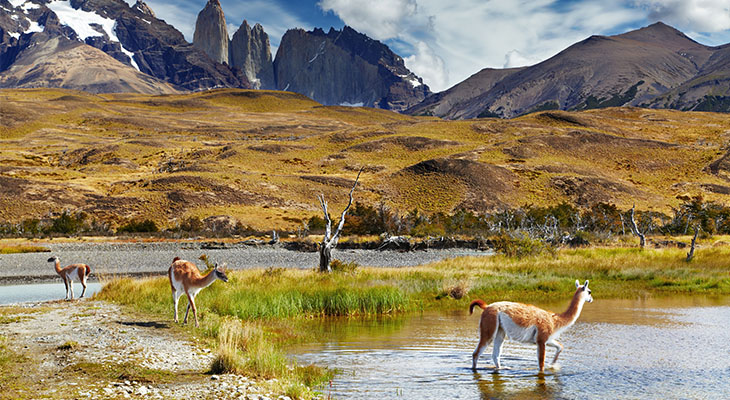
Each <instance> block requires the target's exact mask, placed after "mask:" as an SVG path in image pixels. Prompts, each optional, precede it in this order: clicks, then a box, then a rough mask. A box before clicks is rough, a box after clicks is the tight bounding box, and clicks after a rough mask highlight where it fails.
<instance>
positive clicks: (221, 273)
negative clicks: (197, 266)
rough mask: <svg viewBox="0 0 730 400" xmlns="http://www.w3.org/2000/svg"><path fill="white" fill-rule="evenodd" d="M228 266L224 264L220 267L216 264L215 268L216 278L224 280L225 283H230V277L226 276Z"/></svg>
mask: <svg viewBox="0 0 730 400" xmlns="http://www.w3.org/2000/svg"><path fill="white" fill-rule="evenodd" d="M226 266H227V264H226V263H223V265H222V266H220V267H219V266H218V263H216V264H215V268H213V271H214V272H215V277H216V278H218V279H220V280H222V281H223V282H228V277H227V276H226V271H224V268H225V267H226Z"/></svg>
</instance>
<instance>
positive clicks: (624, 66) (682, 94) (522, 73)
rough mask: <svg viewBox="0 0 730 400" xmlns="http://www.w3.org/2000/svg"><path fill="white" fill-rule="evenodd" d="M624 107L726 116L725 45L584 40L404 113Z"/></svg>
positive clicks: (635, 34) (666, 35)
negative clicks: (536, 61)
mask: <svg viewBox="0 0 730 400" xmlns="http://www.w3.org/2000/svg"><path fill="white" fill-rule="evenodd" d="M625 105H626V106H640V107H648V108H672V109H679V110H696V111H723V112H727V111H730V45H724V46H720V47H709V46H705V45H702V44H700V43H697V42H695V41H694V40H692V39H690V38H689V37H687V36H686V35H684V34H683V33H682V32H680V31H678V30H676V29H674V28H672V27H670V26H668V25H665V24H663V23H661V22H658V23H655V24H653V25H650V26H648V27H645V28H641V29H638V30H635V31H631V32H627V33H624V34H621V35H615V36H591V37H589V38H587V39H585V40H583V41H581V42H578V43H576V44H574V45H572V46H570V47H568V48H567V49H565V50H563V51H561V52H560V53H558V54H557V55H555V56H553V57H551V58H549V59H547V60H545V61H543V62H541V63H539V64H535V65H533V66H529V67H523V68H511V69H488V68H487V69H483V70H481V71H479V72H478V73H476V74H474V75H472V76H471V77H469V78H468V79H466V80H465V81H463V82H461V83H459V84H457V85H455V86H454V87H452V88H450V89H448V90H446V91H444V92H440V93H436V94H434V95H431V96H429V97H428V98H427V99H426V100H425V101H423V102H422V103H420V104H418V105H416V106H414V107H412V108H410V109H409V110H407V112H408V113H410V114H415V115H435V116H439V117H442V118H447V119H463V118H477V117H506V118H512V117H516V116H518V115H522V114H527V113H530V112H535V111H542V110H553V109H560V110H585V109H593V108H604V107H612V106H613V107H615V106H625Z"/></svg>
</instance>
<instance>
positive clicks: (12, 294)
mask: <svg viewBox="0 0 730 400" xmlns="http://www.w3.org/2000/svg"><path fill="white" fill-rule="evenodd" d="M58 279H59V282H58V283H39V284H32V285H10V286H0V305H6V304H16V303H25V302H36V301H48V300H62V299H65V298H66V286H64V285H63V282H61V281H60V279H61V278H58ZM83 289H84V288H83V287H82V286H81V284H80V283H78V282H76V283H74V296H75V297H76V298H78V297H79V296H81V291H82V290H83ZM99 290H101V283H99V282H87V283H86V294H85V295H84V296H86V297H90V296H91V295H92V294H94V293H96V292H98V291H99Z"/></svg>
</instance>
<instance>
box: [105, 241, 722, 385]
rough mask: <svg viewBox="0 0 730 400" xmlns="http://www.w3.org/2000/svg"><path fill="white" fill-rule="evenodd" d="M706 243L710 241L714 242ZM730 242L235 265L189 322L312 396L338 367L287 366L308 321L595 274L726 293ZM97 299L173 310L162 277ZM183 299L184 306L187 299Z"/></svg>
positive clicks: (567, 284)
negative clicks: (321, 266)
mask: <svg viewBox="0 0 730 400" xmlns="http://www.w3.org/2000/svg"><path fill="white" fill-rule="evenodd" d="M707 244H708V243H706V244H705V245H707ZM728 260H730V247H728V246H716V247H709V246H708V247H703V248H702V250H701V251H699V252H698V253H696V257H695V258H694V259H693V260H692V261H691V262H686V261H685V251H684V250H682V249H656V250H649V249H644V250H642V249H638V248H591V249H573V250H570V249H564V250H560V251H557V252H556V253H554V254H542V255H538V256H531V257H524V258H511V257H506V256H501V255H496V256H490V257H465V258H457V259H450V260H444V261H440V262H436V263H431V264H427V265H422V266H417V267H410V268H361V267H357V268H355V267H351V268H341V269H339V270H336V271H335V272H333V273H330V274H322V273H319V272H316V271H314V270H292V269H281V268H269V269H265V270H263V269H258V270H241V271H231V272H230V273H229V274H228V276H229V282H228V283H226V284H223V283H216V284H214V285H212V286H211V287H209V288H207V289H205V290H203V291H202V292H201V293H200V295H199V296H198V297H197V298H196V304H197V306H198V310H199V313H200V316H201V327H200V328H193V327H191V326H189V327H188V328H187V329H188V330H189V331H190V332H191V333H192V334H193V335H198V336H200V337H202V338H205V339H207V340H208V341H209V343H211V345H212V346H213V347H216V348H217V350H216V351H217V354H218V356H217V358H216V360H215V361H214V363H213V365H212V366H211V369H212V370H213V371H215V372H225V371H231V372H238V373H245V374H249V375H252V376H259V377H267V378H271V377H277V378H278V379H279V380H280V382H281V385H282V386H281V388H280V390H282V391H284V392H286V393H289V394H290V395H293V396H298V397H303V398H307V397H309V396H311V395H312V393H313V392H312V391H311V388H312V387H313V386H316V385H317V384H319V383H322V382H326V381H327V379H329V378H330V377H331V375H332V373H333V371H331V370H328V369H326V368H320V367H315V366H299V365H294V366H290V365H289V361H288V360H287V357H286V356H285V353H286V347H287V345H290V344H292V343H296V342H300V341H302V340H311V339H312V337H311V335H313V333H312V332H309V331H307V328H306V326H311V324H309V325H308V324H307V323H306V322H307V321H310V320H311V319H316V318H323V317H331V316H344V317H353V316H381V315H388V314H400V313H412V312H420V311H427V310H457V309H461V310H464V311H465V310H466V308H467V306H468V304H469V302H470V301H471V300H473V299H474V298H481V299H483V300H485V301H487V302H492V301H498V300H512V301H524V302H541V303H546V302H556V301H566V300H567V299H568V298H570V296H571V295H572V293H573V291H574V290H575V286H574V284H573V282H574V281H575V280H576V279H580V280H581V282H582V281H583V280H585V279H589V280H590V281H591V287H592V289H593V295H594V298H595V299H597V300H600V299H608V298H643V297H649V296H671V295H674V294H703V295H729V294H730V274H729V272H728V271H729V269H728V264H727V261H728ZM95 297H96V298H98V299H102V300H106V301H112V302H117V303H120V304H124V305H126V306H129V307H132V308H134V309H135V310H136V311H139V312H143V313H149V314H154V315H155V316H158V317H164V316H166V317H168V318H172V316H171V315H172V310H171V306H172V300H171V296H170V288H169V283H168V282H167V280H166V279H165V278H155V279H152V278H150V279H144V280H133V279H128V278H123V279H115V280H112V281H111V282H109V283H108V284H106V285H105V286H104V288H103V289H102V291H101V292H100V293H99V294H97V295H95ZM181 303H183V304H181V305H180V307H181V308H182V309H184V308H185V306H186V302H185V301H182V302H181Z"/></svg>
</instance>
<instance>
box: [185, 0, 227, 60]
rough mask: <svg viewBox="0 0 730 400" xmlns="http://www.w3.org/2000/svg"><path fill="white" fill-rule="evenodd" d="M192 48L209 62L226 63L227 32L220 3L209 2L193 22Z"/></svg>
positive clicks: (211, 0)
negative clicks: (209, 60)
mask: <svg viewBox="0 0 730 400" xmlns="http://www.w3.org/2000/svg"><path fill="white" fill-rule="evenodd" d="M193 46H195V48H196V49H200V50H202V51H203V52H204V53H205V54H207V55H208V57H210V58H211V60H213V61H215V62H218V63H221V64H227V63H228V30H227V29H226V17H225V16H224V15H223V9H222V8H221V3H220V2H219V1H218V0H209V1H208V4H206V5H205V8H203V9H202V10H201V11H200V13H199V14H198V19H197V20H196V21H195V33H194V34H193Z"/></svg>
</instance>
